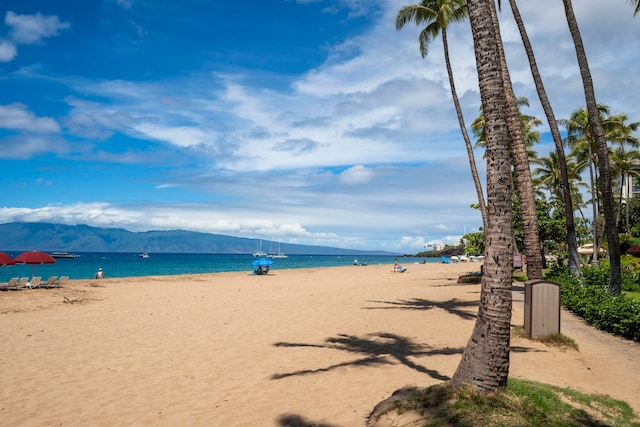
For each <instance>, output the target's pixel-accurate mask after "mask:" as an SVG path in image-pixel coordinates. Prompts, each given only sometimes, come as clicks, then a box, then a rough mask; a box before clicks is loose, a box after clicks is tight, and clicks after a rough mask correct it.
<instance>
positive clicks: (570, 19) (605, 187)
mask: <svg viewBox="0 0 640 427" xmlns="http://www.w3.org/2000/svg"><path fill="white" fill-rule="evenodd" d="M562 3H563V4H564V11H565V16H566V17H567V24H568V26H569V32H570V33H571V37H572V39H573V44H574V47H575V50H576V57H577V59H578V66H579V68H580V75H581V76H582V86H583V88H584V95H585V100H586V104H587V111H588V113H589V121H590V123H591V128H592V130H593V134H594V139H595V142H596V148H597V155H598V167H599V171H600V192H601V197H602V207H603V212H604V226H605V227H604V228H605V236H606V237H607V244H608V249H609V266H610V274H609V289H608V290H609V293H611V294H614V295H620V292H621V290H622V289H621V283H622V270H621V266H620V241H619V237H618V230H617V229H616V220H615V208H614V203H613V190H612V186H611V168H610V166H609V150H608V149H607V142H606V140H605V136H604V130H603V128H602V123H601V122H600V117H599V114H598V103H597V102H596V95H595V90H594V88H593V80H592V78H591V71H590V69H589V62H588V61H587V54H586V52H585V50H584V45H583V43H582V36H581V34H580V29H579V28H578V21H577V20H576V17H575V14H574V13H573V5H572V4H571V0H562ZM594 253H595V246H594Z"/></svg>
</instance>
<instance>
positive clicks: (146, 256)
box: [140, 252, 149, 258]
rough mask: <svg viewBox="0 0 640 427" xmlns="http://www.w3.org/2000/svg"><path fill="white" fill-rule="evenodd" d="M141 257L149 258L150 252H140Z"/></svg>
mask: <svg viewBox="0 0 640 427" xmlns="http://www.w3.org/2000/svg"><path fill="white" fill-rule="evenodd" d="M140 258H149V252H145V253H143V254H140Z"/></svg>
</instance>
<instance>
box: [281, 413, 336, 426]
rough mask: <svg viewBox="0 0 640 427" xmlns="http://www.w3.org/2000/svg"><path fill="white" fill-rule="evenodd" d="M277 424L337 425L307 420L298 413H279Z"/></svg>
mask: <svg viewBox="0 0 640 427" xmlns="http://www.w3.org/2000/svg"><path fill="white" fill-rule="evenodd" d="M278 425H279V426H282V427H337V426H336V425H334V424H325V423H317V422H315V421H309V420H306V419H304V418H303V417H302V416H300V415H298V414H284V415H281V416H280V417H278Z"/></svg>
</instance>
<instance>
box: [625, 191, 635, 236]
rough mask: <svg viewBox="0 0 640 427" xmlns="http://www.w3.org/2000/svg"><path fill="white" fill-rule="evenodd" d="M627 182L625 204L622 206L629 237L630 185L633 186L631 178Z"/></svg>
mask: <svg viewBox="0 0 640 427" xmlns="http://www.w3.org/2000/svg"><path fill="white" fill-rule="evenodd" d="M628 180H629V185H627V186H626V188H627V194H626V196H625V199H624V200H625V204H624V210H625V214H626V215H625V216H626V223H627V228H626V231H627V236H631V227H630V225H629V205H630V204H631V191H632V190H631V185H632V184H633V178H628Z"/></svg>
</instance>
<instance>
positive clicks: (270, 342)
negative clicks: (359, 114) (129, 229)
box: [0, 263, 640, 427]
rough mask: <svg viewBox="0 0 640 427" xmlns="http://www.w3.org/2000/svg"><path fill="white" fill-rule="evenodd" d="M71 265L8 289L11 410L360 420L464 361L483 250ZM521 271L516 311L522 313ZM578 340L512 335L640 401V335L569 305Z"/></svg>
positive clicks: (576, 378) (545, 364)
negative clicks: (152, 265)
mask: <svg viewBox="0 0 640 427" xmlns="http://www.w3.org/2000/svg"><path fill="white" fill-rule="evenodd" d="M405 265H406V266H407V267H408V271H407V272H406V273H402V274H400V273H392V272H391V267H392V266H391V265H369V266H366V267H356V266H350V267H337V268H319V269H298V270H277V269H274V270H272V271H271V272H270V274H269V275H266V276H248V275H247V274H246V273H219V274H205V275H186V276H170V277H143V278H127V279H105V280H100V281H96V280H78V281H71V282H70V283H68V284H67V285H66V286H65V287H64V288H60V289H33V290H23V291H10V292H0V321H1V322H2V328H0V342H2V346H1V347H0V357H1V358H2V361H3V363H2V364H1V365H0V398H1V402H0V425H2V426H50V425H60V426H69V425H82V426H85V425H92V426H112V425H159V426H183V425H189V426H225V427H230V426H324V427H328V426H343V427H351V426H361V425H363V424H364V423H365V419H366V417H367V415H368V414H369V412H370V411H371V410H372V409H373V407H374V406H375V405H376V404H377V403H378V402H380V401H381V400H383V399H385V398H387V397H389V396H390V395H391V394H392V393H393V392H394V391H395V390H397V389H399V388H401V387H403V386H406V385H416V386H427V385H430V384H435V383H438V382H441V381H443V380H447V379H449V378H450V377H451V375H453V372H454V371H455V369H456V367H457V364H458V362H459V360H460V357H461V352H462V350H463V348H464V346H465V344H466V342H467V340H468V338H469V336H470V334H471V329H472V327H473V324H474V318H475V314H476V311H477V301H478V298H479V285H461V284H457V283H456V279H457V277H458V276H459V275H461V274H464V273H465V272H471V271H478V270H479V268H480V266H479V264H477V263H460V264H405ZM523 289H524V287H523V286H522V285H516V286H515V287H514V309H513V318H512V323H513V324H514V325H522V324H523V318H524V314H523V298H524V297H523V294H524V292H523ZM561 331H562V333H564V334H565V335H568V336H569V337H571V338H573V339H574V340H575V341H576V342H577V344H578V345H579V347H580V349H579V351H575V350H567V349H558V348H553V347H548V346H545V345H544V344H540V343H537V342H533V341H531V340H528V339H524V338H514V339H513V340H512V357H511V369H510V375H511V376H512V377H521V378H528V379H532V380H538V381H542V382H546V383H550V384H555V385H558V386H570V387H572V388H574V389H577V390H580V391H585V392H590V393H600V394H607V395H610V396H612V397H614V398H616V399H620V400H624V401H626V402H628V403H629V404H630V405H631V406H632V407H633V408H634V410H635V411H636V412H640V381H639V380H638V378H640V345H639V344H637V343H633V342H629V341H625V340H621V339H618V338H616V337H612V336H610V335H608V334H604V333H601V332H599V331H597V330H595V329H593V328H590V327H588V326H586V325H584V324H583V322H582V321H580V320H579V319H577V318H575V317H574V316H572V315H571V314H569V313H567V312H566V311H563V312H562V326H561Z"/></svg>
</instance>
